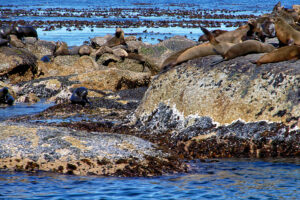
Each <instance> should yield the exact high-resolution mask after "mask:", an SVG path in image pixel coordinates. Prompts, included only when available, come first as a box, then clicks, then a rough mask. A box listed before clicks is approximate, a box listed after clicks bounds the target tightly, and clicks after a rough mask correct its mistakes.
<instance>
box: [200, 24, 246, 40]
mask: <svg viewBox="0 0 300 200" xmlns="http://www.w3.org/2000/svg"><path fill="white" fill-rule="evenodd" d="M200 28H201V27H200ZM249 30H250V26H249V25H248V24H246V25H243V26H240V27H239V28H237V29H235V30H233V31H228V32H225V33H223V34H221V35H219V36H217V37H216V40H218V41H220V42H221V41H222V42H229V43H235V44H236V43H240V42H242V41H243V38H245V36H247V33H248V31H249ZM202 31H203V30H202Z"/></svg>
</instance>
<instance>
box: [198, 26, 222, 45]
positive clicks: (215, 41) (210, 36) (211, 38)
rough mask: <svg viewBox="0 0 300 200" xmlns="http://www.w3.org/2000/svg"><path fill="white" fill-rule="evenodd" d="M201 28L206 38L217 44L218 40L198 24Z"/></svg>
mask: <svg viewBox="0 0 300 200" xmlns="http://www.w3.org/2000/svg"><path fill="white" fill-rule="evenodd" d="M200 28H201V30H202V31H203V33H204V34H205V35H206V37H207V38H208V40H209V42H210V43H211V44H212V45H217V44H219V42H218V41H217V40H216V38H215V36H214V35H213V34H212V33H211V32H210V31H209V30H207V29H206V28H204V27H202V26H200Z"/></svg>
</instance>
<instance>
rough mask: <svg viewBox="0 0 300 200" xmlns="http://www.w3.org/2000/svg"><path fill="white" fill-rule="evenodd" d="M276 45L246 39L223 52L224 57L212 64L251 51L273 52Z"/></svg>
mask: <svg viewBox="0 0 300 200" xmlns="http://www.w3.org/2000/svg"><path fill="white" fill-rule="evenodd" d="M274 49H275V47H274V46H273V45H271V44H265V43H262V42H260V41H257V40H246V41H244V42H242V43H238V44H235V45H233V46H232V47H230V48H229V49H228V51H226V53H225V54H223V55H222V56H223V59H221V60H219V61H215V62H213V63H212V65H216V64H219V63H221V62H223V61H226V60H230V59H233V58H236V57H239V56H244V55H247V54H250V53H269V52H272V51H273V50H274Z"/></svg>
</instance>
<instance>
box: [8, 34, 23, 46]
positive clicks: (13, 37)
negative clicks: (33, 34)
mask: <svg viewBox="0 0 300 200" xmlns="http://www.w3.org/2000/svg"><path fill="white" fill-rule="evenodd" d="M9 43H10V44H11V45H12V46H14V47H17V48H23V47H24V46H25V45H24V44H23V42H22V41H21V40H20V39H19V38H18V37H17V36H16V35H9Z"/></svg>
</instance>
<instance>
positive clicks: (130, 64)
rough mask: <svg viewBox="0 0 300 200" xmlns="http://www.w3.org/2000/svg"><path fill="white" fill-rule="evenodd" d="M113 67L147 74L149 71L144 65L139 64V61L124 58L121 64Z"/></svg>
mask: <svg viewBox="0 0 300 200" xmlns="http://www.w3.org/2000/svg"><path fill="white" fill-rule="evenodd" d="M114 67H116V68H118V69H122V70H129V71H134V72H149V69H148V68H145V67H144V65H143V64H141V63H140V62H139V61H137V60H133V59H128V58H125V59H124V61H123V62H118V63H116V64H115V65H114ZM144 68H145V69H144Z"/></svg>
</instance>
